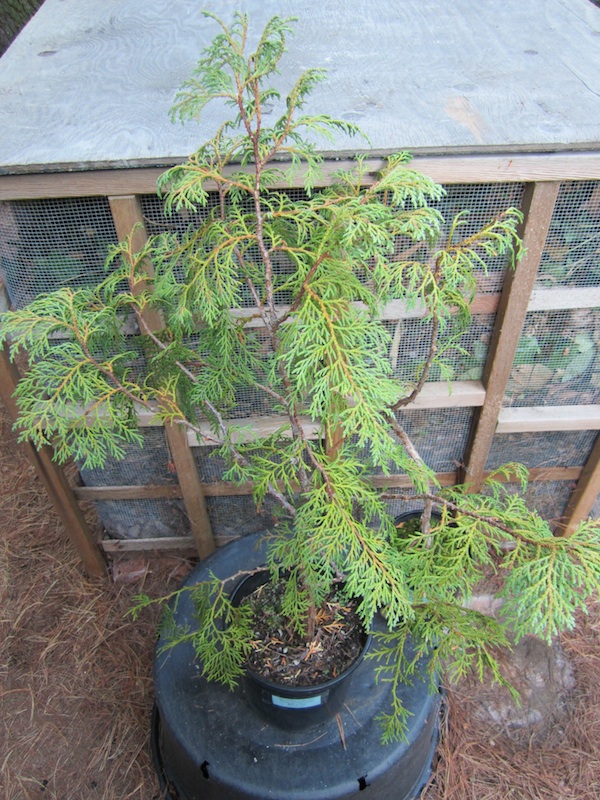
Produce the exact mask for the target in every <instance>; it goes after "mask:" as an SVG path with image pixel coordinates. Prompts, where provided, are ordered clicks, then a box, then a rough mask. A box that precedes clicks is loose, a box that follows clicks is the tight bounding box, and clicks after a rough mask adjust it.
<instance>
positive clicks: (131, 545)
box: [100, 536, 198, 556]
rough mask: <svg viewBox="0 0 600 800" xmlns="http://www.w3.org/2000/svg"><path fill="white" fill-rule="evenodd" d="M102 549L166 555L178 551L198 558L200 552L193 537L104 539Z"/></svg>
mask: <svg viewBox="0 0 600 800" xmlns="http://www.w3.org/2000/svg"><path fill="white" fill-rule="evenodd" d="M100 547H101V548H102V549H103V550H104V552H105V553H113V554H114V553H144V552H146V553H147V552H155V553H165V552H169V551H172V550H176V551H177V552H178V553H179V554H183V553H184V552H185V554H186V555H189V556H197V555H198V550H197V548H196V545H195V540H194V537H193V536H164V537H161V538H160V539H102V540H101V541H100Z"/></svg>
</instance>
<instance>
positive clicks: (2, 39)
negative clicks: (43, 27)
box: [0, 0, 43, 55]
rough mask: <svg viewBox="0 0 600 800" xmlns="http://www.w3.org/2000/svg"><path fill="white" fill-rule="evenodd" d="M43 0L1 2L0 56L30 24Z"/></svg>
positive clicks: (5, 0) (6, 0) (8, 0)
mask: <svg viewBox="0 0 600 800" xmlns="http://www.w3.org/2000/svg"><path fill="white" fill-rule="evenodd" d="M42 2H43V0H0V55H2V53H4V51H5V50H6V49H7V48H8V46H9V45H10V43H11V42H12V40H13V39H14V38H15V36H16V35H17V34H18V33H19V31H20V30H21V28H22V27H23V26H24V25H25V24H26V23H27V22H29V20H30V19H31V17H32V16H33V15H34V14H35V12H36V11H37V10H38V8H39V7H40V6H41V5H42Z"/></svg>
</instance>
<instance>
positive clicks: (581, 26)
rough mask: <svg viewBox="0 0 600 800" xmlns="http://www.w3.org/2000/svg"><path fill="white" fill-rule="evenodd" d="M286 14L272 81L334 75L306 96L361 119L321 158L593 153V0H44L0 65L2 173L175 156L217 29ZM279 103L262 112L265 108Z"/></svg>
mask: <svg viewBox="0 0 600 800" xmlns="http://www.w3.org/2000/svg"><path fill="white" fill-rule="evenodd" d="M202 8H205V9H207V10H210V11H213V12H215V13H218V14H219V15H220V16H222V17H223V18H224V19H225V20H229V19H230V18H231V15H232V13H233V10H234V9H236V8H239V9H241V10H244V11H248V12H249V13H250V17H251V23H252V29H253V31H254V32H255V33H256V34H257V33H258V32H259V31H260V30H261V28H262V25H263V24H264V22H265V21H266V20H267V19H268V18H270V17H271V16H273V15H275V14H279V15H281V16H296V17H298V22H297V24H296V26H295V29H296V33H295V35H294V36H293V37H291V38H290V39H289V42H288V53H287V54H286V56H285V60H284V62H283V63H282V74H281V76H279V78H278V82H279V85H280V87H281V89H282V90H283V91H284V92H285V89H286V88H287V87H288V86H289V85H290V81H292V80H293V79H294V78H295V77H296V76H297V75H298V73H299V71H300V70H301V69H303V68H306V67H325V68H327V70H328V73H329V77H328V80H327V82H326V83H325V84H323V85H321V86H320V87H319V89H318V91H317V92H316V93H315V95H313V98H312V99H311V101H310V108H309V109H308V110H311V111H322V112H327V113H329V114H332V115H333V116H337V117H341V118H342V119H347V120H352V121H354V122H357V123H358V124H359V125H360V126H361V127H362V129H363V130H364V131H365V133H366V134H367V136H368V138H369V142H368V143H367V142H366V141H359V140H350V139H348V138H346V137H343V136H340V137H339V138H338V139H337V140H336V141H335V143H334V144H333V145H331V144H326V143H322V148H323V149H326V150H328V151H330V152H331V153H332V154H334V155H335V154H338V155H343V154H347V153H349V152H354V151H356V150H357V149H359V150H372V151H374V152H376V153H385V152H390V151H394V150H397V149H402V148H408V149H412V150H417V151H422V150H425V151H427V150H438V151H442V152H449V153H451V152H455V151H459V150H460V151H462V150H467V151H470V150H472V151H475V152H476V151H479V150H483V151H489V150H499V149H506V148H509V149H513V150H515V151H519V150H525V151H534V152H535V151H543V150H548V149H550V150H569V149H584V148H585V149H588V150H589V149H600V8H598V7H597V6H596V5H595V4H594V3H592V2H591V0H528V1H527V2H526V3H524V2H522V0H503V2H502V3H481V2H475V0H452V2H448V0H402V1H401V2H400V1H399V0H352V2H348V0H320V2H318V3H316V2H315V3H306V2H304V1H302V2H301V0H246V2H233V0H220V1H217V0H205V2H200V3H199V2H198V0H171V2H169V3H165V2H163V0H86V2H85V3H82V2H81V0H46V2H45V3H44V5H43V6H42V8H41V9H40V11H39V12H38V14H36V16H35V17H34V19H33V20H32V21H31V22H30V23H29V25H27V26H26V28H25V29H24V31H23V32H22V33H21V35H20V36H19V37H18V38H17V40H16V41H15V42H14V43H13V45H12V46H11V47H10V48H9V50H8V51H7V53H6V54H5V55H4V57H3V58H2V59H0V171H4V172H14V171H22V170H25V171H26V170H28V169H35V168H36V165H46V166H48V167H50V168H61V169H62V168H75V169H77V168H86V167H90V166H101V165H108V166H110V165H114V166H131V165H137V164H147V163H153V162H154V163H162V162H164V161H169V160H173V159H177V158H181V157H183V156H185V155H186V154H187V153H189V152H190V151H191V150H192V149H194V148H195V147H196V146H198V144H200V143H201V142H202V141H204V140H205V139H206V138H208V137H209V136H210V135H211V134H212V132H213V131H214V129H215V126H216V125H217V124H218V123H219V122H220V121H222V120H223V119H224V118H225V117H224V115H225V113H226V112H225V111H224V109H223V108H222V107H220V106H219V105H217V104H215V105H211V106H209V107H208V108H207V109H206V112H205V114H204V116H203V118H202V120H201V121H200V122H199V123H198V124H190V125H187V126H181V125H173V124H171V123H170V122H169V120H168V109H169V107H170V105H171V103H172V99H173V96H174V93H175V91H176V89H177V87H178V86H179V85H180V83H181V82H182V81H183V80H184V79H185V78H186V77H187V76H188V75H189V73H190V71H191V69H192V67H193V65H194V64H195V62H196V60H197V58H198V56H199V53H200V51H201V49H202V47H204V46H205V45H206V44H208V42H209V41H210V40H211V39H212V37H213V36H214V35H215V33H216V31H217V26H216V23H214V22H213V21H212V20H207V19H205V18H204V17H203V16H202V14H201V9H202ZM277 112H278V109H277V108H276V107H275V108H273V110H272V112H271V113H272V115H273V118H274V119H275V118H276V115H277Z"/></svg>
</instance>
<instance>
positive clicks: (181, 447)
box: [108, 195, 215, 558]
mask: <svg viewBox="0 0 600 800" xmlns="http://www.w3.org/2000/svg"><path fill="white" fill-rule="evenodd" d="M108 201H109V203H110V210H111V213H112V216H113V221H114V223H115V228H116V232H117V236H118V237H119V239H120V240H122V239H125V238H126V237H127V236H129V235H130V234H131V232H132V230H134V228H135V231H134V233H133V246H134V249H136V250H141V248H142V247H143V246H144V243H145V241H146V239H147V233H146V228H145V226H144V217H143V214H142V209H141V205H140V201H139V198H138V197H137V196H136V195H124V196H119V197H109V198H108ZM136 226H137V227H136ZM147 272H148V274H149V275H150V276H151V275H152V274H153V273H152V265H151V264H148V265H147ZM144 319H145V321H146V323H147V324H148V327H149V328H150V329H151V330H153V331H156V330H160V329H161V328H162V327H163V324H162V320H161V318H160V314H159V313H158V312H156V311H153V310H148V312H147V313H146V312H145V313H144ZM165 435H166V437H167V442H168V444H169V448H170V450H171V456H172V457H173V462H174V464H175V469H176V470H177V478H178V480H179V486H180V488H181V495H182V497H183V503H184V505H185V510H186V513H187V516H188V519H189V522H190V528H191V531H192V535H193V537H194V541H195V543H196V547H197V548H198V555H199V556H200V558H206V556H208V555H210V553H212V551H213V550H214V549H215V541H214V537H213V533H212V527H211V524H210V518H209V516H208V512H207V510H206V502H205V499H204V491H203V489H202V483H201V481H200V476H199V475H198V469H197V466H196V461H195V459H194V456H193V454H192V451H191V449H190V447H189V445H188V442H187V437H186V434H185V431H184V430H183V429H182V427H181V426H180V425H166V426H165Z"/></svg>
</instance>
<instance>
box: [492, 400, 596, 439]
mask: <svg viewBox="0 0 600 800" xmlns="http://www.w3.org/2000/svg"><path fill="white" fill-rule="evenodd" d="M597 430H600V406H597V405H585V406H528V407H526V408H503V409H502V410H501V411H500V414H499V415H498V425H497V427H496V433H536V432H538V431H539V432H542V431H597Z"/></svg>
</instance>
